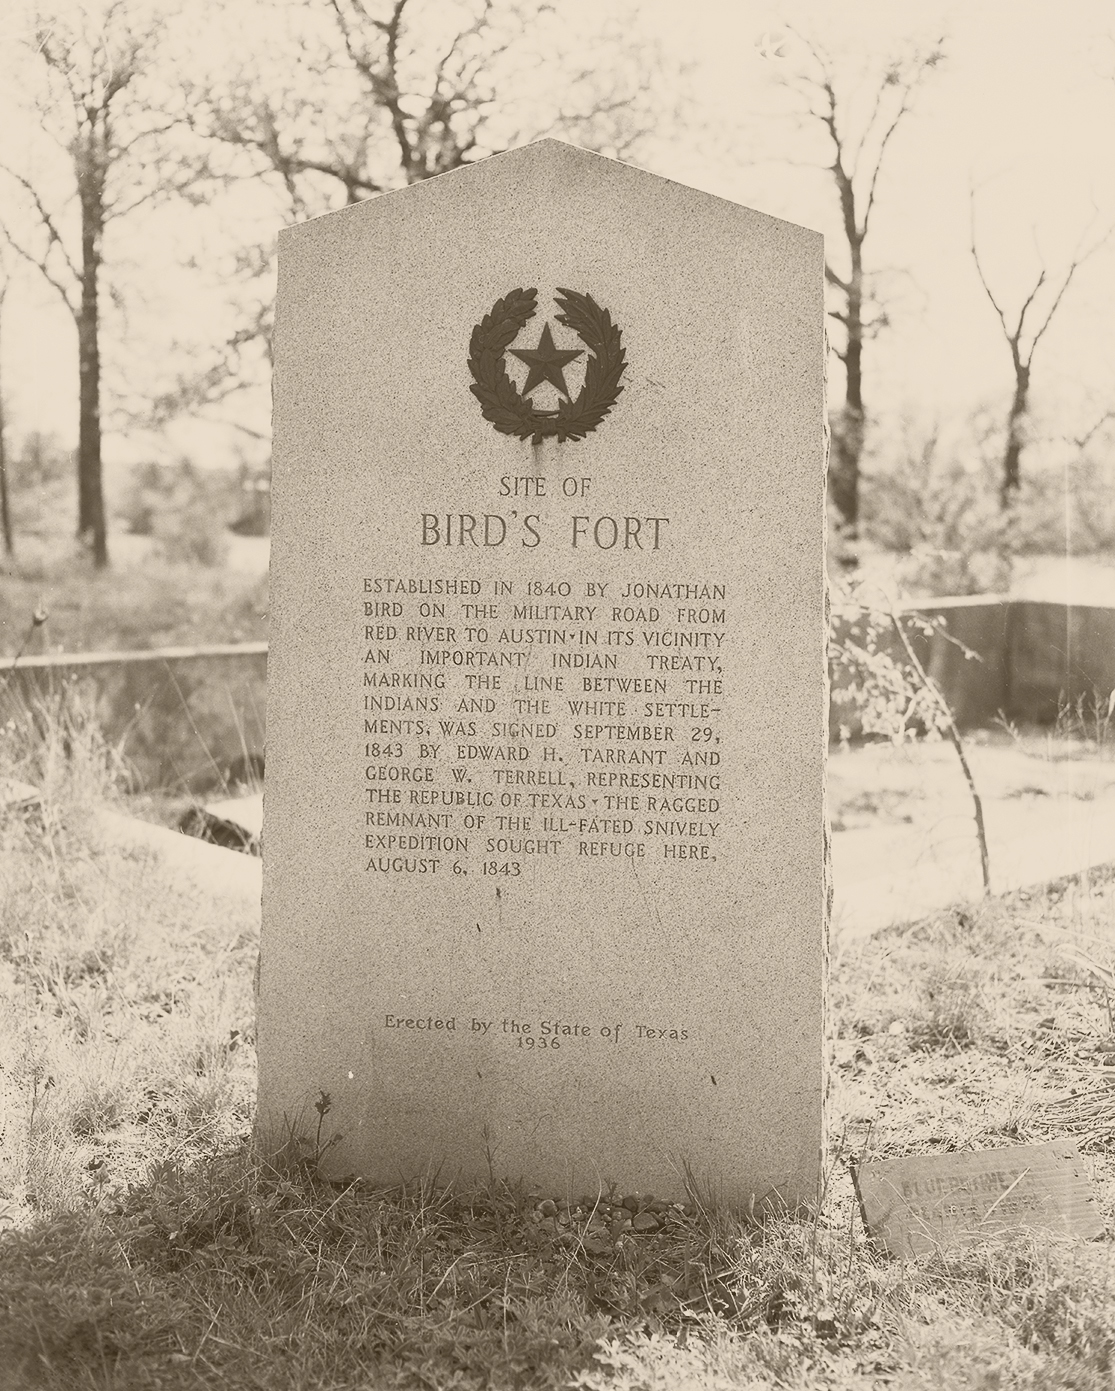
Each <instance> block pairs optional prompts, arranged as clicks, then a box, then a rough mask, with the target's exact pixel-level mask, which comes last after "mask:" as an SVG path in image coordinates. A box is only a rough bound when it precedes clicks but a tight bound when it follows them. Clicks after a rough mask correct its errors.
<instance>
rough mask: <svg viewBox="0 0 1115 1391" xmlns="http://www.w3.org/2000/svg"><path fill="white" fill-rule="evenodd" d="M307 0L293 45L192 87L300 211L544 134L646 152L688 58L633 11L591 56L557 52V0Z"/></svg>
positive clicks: (198, 108) (216, 136) (224, 138)
mask: <svg viewBox="0 0 1115 1391" xmlns="http://www.w3.org/2000/svg"><path fill="white" fill-rule="evenodd" d="M280 9H281V6H280ZM297 9H298V10H299V11H300V12H301V13H300V14H298V15H291V14H290V12H288V26H287V27H286V28H285V29H284V30H282V32H281V37H280V40H279V43H280V48H279V52H278V53H276V54H272V55H259V54H257V55H255V56H254V57H253V59H252V60H250V61H249V62H246V63H245V64H243V65H242V66H241V67H240V69H239V71H236V72H234V73H233V74H232V75H231V77H229V76H225V77H223V78H219V79H217V80H215V81H211V82H210V83H209V85H208V88H207V89H206V90H199V91H195V92H193V93H192V94H191V101H190V111H191V120H192V123H193V125H194V127H195V129H196V130H198V131H199V132H200V133H202V134H203V135H205V136H207V137H209V138H210V139H213V140H216V141H218V142H221V143H223V144H224V145H225V146H227V147H228V148H229V149H230V150H234V151H238V152H240V154H241V155H242V156H245V157H246V158H247V164H246V165H243V164H242V165H240V166H238V168H239V169H240V172H248V173H254V174H257V175H264V176H267V177H268V178H270V179H272V180H273V181H277V182H278V184H279V185H280V186H281V187H282V189H283V191H284V193H285V196H286V199H287V201H288V204H289V207H290V210H291V212H292V213H293V214H294V215H295V216H305V215H306V214H307V213H308V212H311V211H315V212H320V211H324V210H325V209H326V208H327V207H332V206H336V205H337V203H338V202H339V201H343V202H346V203H354V202H357V201H359V200H360V199H361V198H368V197H371V196H373V195H375V194H377V193H382V192H384V191H386V190H388V189H393V188H399V187H401V186H404V185H406V184H413V183H418V182H420V181H421V180H423V179H427V178H430V177H431V176H432V175H434V174H443V173H446V172H447V171H448V170H451V169H456V168H459V167H460V166H461V165H462V164H468V163H470V162H472V161H473V160H476V159H479V158H482V157H483V156H484V155H487V154H492V153H495V152H496V151H498V150H501V149H505V148H508V147H509V146H511V145H515V144H519V143H522V141H523V140H524V139H529V138H538V137H540V136H543V135H550V134H565V135H566V136H569V137H570V138H575V139H576V140H577V141H578V143H581V144H584V145H586V146H588V147H589V148H592V149H596V150H598V151H600V152H601V153H605V154H609V155H612V156H614V157H616V158H620V159H622V158H626V157H630V156H631V155H632V154H633V152H634V151H635V150H636V149H637V147H638V146H639V144H640V142H642V141H643V140H645V138H646V137H647V136H648V135H650V134H651V133H652V132H653V133H656V134H659V135H660V134H661V133H662V131H663V129H664V127H667V126H668V125H669V122H670V110H669V107H670V104H671V100H672V99H673V100H676V90H675V91H673V92H671V91H670V88H671V84H673V86H674V87H675V88H676V78H677V76H678V73H677V71H676V70H671V69H670V65H669V63H668V62H667V60H666V59H665V58H664V57H663V56H662V55H661V53H660V52H659V51H658V50H656V49H655V48H653V47H652V46H650V45H647V44H639V43H636V42H635V41H634V40H633V39H632V37H631V33H630V30H629V29H628V28H625V27H624V26H622V25H616V26H612V27H611V28H609V27H607V26H605V27H604V28H603V29H602V30H601V32H600V34H599V35H597V36H596V40H597V45H596V48H595V50H594V52H593V53H592V55H591V62H589V63H586V62H585V61H584V60H581V61H580V62H578V60H577V58H576V56H575V55H573V54H568V53H567V54H564V55H563V54H561V53H555V52H554V51H553V50H552V48H551V47H550V45H552V44H553V43H555V42H558V41H559V40H560V33H561V30H560V21H559V17H558V15H557V11H556V7H555V6H554V5H552V4H550V3H546V0H459V2H458V3H457V4H456V5H455V6H451V7H446V6H441V7H439V8H438V9H435V10H432V9H431V7H430V6H429V5H428V4H423V3H422V0H381V2H380V3H378V4H377V3H375V0H310V3H309V4H302V5H300V6H298V7H297ZM447 20H448V21H449V22H448V23H447ZM601 50H603V51H601ZM268 58H270V61H268ZM284 79H285V80H284Z"/></svg>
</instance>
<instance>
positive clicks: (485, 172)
mask: <svg viewBox="0 0 1115 1391" xmlns="http://www.w3.org/2000/svg"><path fill="white" fill-rule="evenodd" d="M547 169H549V170H553V171H560V170H564V171H566V178H568V179H570V180H572V179H578V178H580V179H585V180H591V179H593V178H594V177H595V178H596V179H597V180H599V179H618V180H624V181H626V180H635V181H638V182H641V183H643V185H644V186H647V187H649V186H654V187H656V188H657V189H659V190H661V192H662V193H666V192H667V191H672V192H674V193H676V194H678V195H681V196H684V197H686V198H690V199H697V200H703V201H704V202H705V204H706V205H708V206H710V207H721V208H731V209H734V210H736V211H744V212H746V213H748V214H749V215H751V216H752V217H755V218H758V219H762V220H763V221H764V222H767V223H769V224H771V225H772V226H773V225H779V226H782V227H793V228H795V229H796V230H798V231H807V232H808V231H810V230H811V229H808V228H802V227H799V226H798V224H796V223H792V222H788V221H786V220H785V219H784V218H778V217H772V216H770V214H769V213H763V212H760V211H759V210H758V209H756V208H749V207H747V206H746V205H745V204H743V203H737V202H734V201H733V200H732V199H730V198H722V197H720V196H719V195H718V194H715V193H707V192H705V190H704V189H699V188H696V187H694V186H693V185H692V184H685V183H681V182H680V181H679V180H677V179H669V178H666V177H665V175H662V174H653V173H651V172H650V171H649V170H647V169H642V168H640V167H639V166H638V165H637V164H629V163H627V162H626V161H625V160H620V159H615V158H613V157H612V156H610V155H602V154H598V153H597V152H596V151H595V150H586V149H585V148H584V147H583V146H581V145H574V144H571V143H570V142H569V141H568V140H558V139H557V138H556V137H555V136H552V135H546V136H543V137H542V138H541V139H540V140H532V141H530V142H529V143H528V144H525V145H516V146H515V147H514V148H513V149H510V150H501V151H499V153H497V154H492V155H485V156H484V157H483V158H482V159H476V160H471V161H470V162H469V163H467V164H460V165H458V166H457V167H456V168H455V169H447V170H445V171H444V172H443V173H440V174H433V175H431V176H430V177H429V178H428V179H422V180H420V181H419V182H418V183H413V184H407V185H405V186H404V187H402V188H395V189H388V190H387V191H386V192H384V193H378V194H376V195H374V196H373V197H371V198H365V199H363V200H362V201H361V202H359V203H352V204H349V205H348V206H347V207H344V208H338V209H336V210H335V211H333V212H328V213H322V214H321V215H320V216H318V217H314V218H308V219H307V220H306V221H305V222H300V223H295V224H294V225H292V226H289V227H285V228H283V229H282V231H281V232H280V236H284V237H285V236H287V235H289V234H290V233H292V232H297V231H298V229H299V228H301V227H306V226H309V225H313V224H315V223H320V222H322V221H323V220H324V219H326V218H342V217H350V216H352V215H353V214H356V215H357V216H361V215H366V214H367V212H368V211H369V210H370V209H371V208H373V207H382V206H384V205H385V204H386V205H389V206H396V207H397V206H398V205H399V204H400V202H401V201H402V200H403V199H407V200H415V199H418V198H422V197H429V196H430V195H431V194H434V193H435V190H439V189H445V188H447V187H453V188H460V187H461V186H462V185H463V184H466V183H468V182H470V181H478V180H481V179H483V178H485V177H487V178H495V177H497V176H498V177H499V180H500V181H501V182H502V181H503V180H505V179H507V178H509V177H521V178H523V179H524V181H526V180H528V179H530V178H531V177H532V176H538V175H541V176H543V177H545V174H544V171H546V170H547ZM531 191H533V192H537V191H538V190H531ZM813 235H814V236H816V237H818V238H819V237H820V235H821V234H820V233H819V232H814V233H813Z"/></svg>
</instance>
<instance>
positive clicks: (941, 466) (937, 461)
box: [862, 427, 1012, 597]
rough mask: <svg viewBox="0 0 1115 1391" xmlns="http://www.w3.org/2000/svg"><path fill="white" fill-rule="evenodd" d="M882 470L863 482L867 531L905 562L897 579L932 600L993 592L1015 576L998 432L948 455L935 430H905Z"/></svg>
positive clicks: (982, 433)
mask: <svg viewBox="0 0 1115 1391" xmlns="http://www.w3.org/2000/svg"><path fill="white" fill-rule="evenodd" d="M895 457H896V459H897V463H895V461H894V459H893V458H892V460H891V461H889V466H888V467H886V469H885V470H883V469H879V470H878V471H872V472H871V473H869V474H867V476H866V477H865V480H864V483H865V486H864V489H863V515H862V524H863V533H864V536H865V537H866V538H867V539H868V540H870V541H873V542H874V543H875V544H876V545H879V546H882V547H883V548H885V549H886V550H888V551H892V552H897V553H898V554H899V555H900V556H901V557H902V559H901V562H900V565H899V579H900V582H901V583H902V585H903V587H904V588H905V589H907V590H908V591H911V592H918V591H920V592H921V593H923V594H927V595H932V596H934V597H943V596H945V595H955V594H985V593H994V592H995V591H997V590H1002V589H1003V588H1005V587H1006V585H1007V583H1008V581H1009V578H1010V552H1011V537H1010V531H1011V525H1012V523H1011V519H1010V517H1009V516H1008V515H1006V514H1004V512H1003V511H1002V509H1001V507H1000V506H999V492H998V488H999V483H998V455H997V453H996V450H995V441H994V435H993V432H991V431H990V430H988V429H986V428H978V427H977V430H976V437H975V439H974V441H973V443H972V445H971V446H970V447H968V448H965V449H964V450H963V452H962V453H961V452H953V453H949V454H946V453H945V451H944V450H943V449H942V447H941V441H940V436H939V435H938V433H937V432H936V431H933V432H932V433H930V434H929V435H928V436H927V437H925V438H923V439H921V440H917V439H916V438H914V437H912V434H911V432H907V433H906V435H905V437H904V438H903V440H902V441H901V444H900V446H899V448H898V450H897V451H896V456H895Z"/></svg>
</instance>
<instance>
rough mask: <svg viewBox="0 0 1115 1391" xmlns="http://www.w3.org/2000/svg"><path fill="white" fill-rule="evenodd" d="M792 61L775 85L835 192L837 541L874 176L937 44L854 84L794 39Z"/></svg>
mask: <svg viewBox="0 0 1115 1391" xmlns="http://www.w3.org/2000/svg"><path fill="white" fill-rule="evenodd" d="M796 37H797V38H798V40H799V41H800V44H801V50H802V52H801V58H800V60H799V61H798V62H797V64H796V66H795V67H794V68H792V69H791V70H790V71H789V72H787V73H786V74H785V75H784V76H783V77H781V78H780V81H781V83H782V85H783V86H785V87H786V88H787V89H788V90H789V91H791V92H792V93H793V94H794V95H795V97H796V111H795V114H796V116H797V118H798V119H799V121H800V122H801V123H802V125H803V126H805V127H806V128H808V129H812V130H814V131H817V132H819V133H820V134H821V135H822V136H823V139H824V142H825V145H826V146H827V150H828V153H829V156H830V157H831V163H829V164H827V165H824V166H823V167H824V168H825V170H826V172H827V173H828V174H829V175H830V176H831V179H832V187H833V189H834V190H835V192H836V196H837V200H838V204H839V213H840V228H841V232H842V234H843V240H842V242H841V243H840V259H839V262H838V261H837V260H836V258H835V257H830V258H829V259H828V261H827V262H826V265H825V278H826V280H827V282H828V285H829V287H830V290H831V292H832V294H833V297H834V299H835V305H834V307H833V308H832V309H830V311H829V313H830V316H831V317H832V318H833V319H835V320H836V322H837V323H839V324H840V325H841V327H842V329H843V334H842V341H841V342H840V343H838V344H837V345H834V351H835V353H836V355H837V357H838V358H839V359H840V361H841V362H842V363H843V364H844V374H845V387H844V404H843V407H842V409H841V410H840V411H839V413H838V414H837V416H836V418H835V419H834V420H833V423H832V459H831V462H830V466H829V495H830V497H831V499H832V502H833V505H834V506H835V508H836V511H837V514H838V516H839V519H840V521H841V523H842V526H843V529H844V532H845V535H846V536H847V537H848V539H849V540H852V541H854V540H855V538H856V535H857V532H858V526H859V510H860V507H859V475H860V459H861V457H862V455H863V449H864V437H865V429H866V420H867V417H866V407H865V397H864V386H863V378H864V371H863V353H864V345H865V343H866V342H867V341H868V340H869V339H870V338H872V337H873V336H874V335H875V334H876V333H878V332H879V331H880V329H882V328H884V327H885V326H886V324H887V315H886V311H885V309H884V308H883V307H882V305H881V304H880V303H879V299H878V296H877V294H876V293H875V292H874V290H873V286H872V278H871V273H870V272H869V271H868V269H867V267H866V265H865V260H864V245H865V243H866V241H867V238H868V234H869V232H870V230H871V226H872V216H873V214H874V212H875V208H876V205H877V201H878V195H879V180H880V176H881V174H882V171H883V166H884V164H885V163H886V161H887V157H888V154H889V152H890V150H891V148H892V146H891V142H892V140H893V138H894V135H895V132H896V131H897V130H898V127H899V126H900V125H901V124H902V122H903V120H904V119H905V118H906V117H907V116H908V115H909V113H910V111H911V110H912V109H913V106H914V101H915V99H916V97H917V94H918V91H919V89H920V88H921V86H922V84H923V83H924V82H925V80H926V78H927V77H928V76H929V75H930V74H931V73H932V72H933V70H934V69H935V68H937V67H938V66H939V65H940V64H941V63H942V62H943V60H944V56H945V55H944V46H943V45H944V40H943V39H940V40H938V41H937V42H936V43H934V44H932V45H929V46H923V45H919V44H909V45H907V46H906V47H905V48H904V50H903V51H902V52H900V53H898V54H896V55H894V56H893V57H891V58H889V59H888V60H887V61H886V62H885V64H884V65H883V67H882V68H881V69H878V68H875V69H872V70H871V71H870V72H869V73H867V74H866V75H864V76H861V77H860V79H859V80H858V82H856V83H855V84H854V85H853V84H849V83H848V82H846V81H843V80H842V79H841V77H840V75H839V72H838V65H837V62H836V61H835V59H834V56H833V55H832V54H831V53H829V52H828V51H826V50H825V49H824V48H822V47H821V45H820V44H817V43H814V42H812V41H811V40H810V39H808V38H806V37H805V36H804V35H801V34H796Z"/></svg>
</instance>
